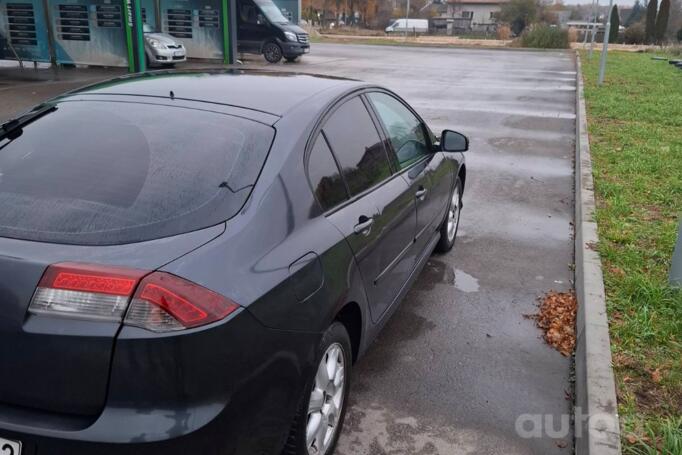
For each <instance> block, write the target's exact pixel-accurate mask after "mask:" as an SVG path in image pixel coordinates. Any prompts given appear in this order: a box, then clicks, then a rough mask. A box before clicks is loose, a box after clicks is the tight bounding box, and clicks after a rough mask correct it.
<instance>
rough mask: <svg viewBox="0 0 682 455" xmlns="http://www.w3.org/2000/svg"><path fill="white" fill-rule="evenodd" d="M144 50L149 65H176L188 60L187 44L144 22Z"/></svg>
mask: <svg viewBox="0 0 682 455" xmlns="http://www.w3.org/2000/svg"><path fill="white" fill-rule="evenodd" d="M143 31H144V52H145V54H146V56H147V63H148V65H149V66H166V65H174V64H175V63H182V62H186V61H187V50H186V49H185V46H184V45H183V44H182V43H181V42H180V41H176V40H175V38H173V37H172V36H170V35H168V34H166V33H159V32H157V31H156V30H155V29H154V27H152V26H151V25H149V24H144V26H143Z"/></svg>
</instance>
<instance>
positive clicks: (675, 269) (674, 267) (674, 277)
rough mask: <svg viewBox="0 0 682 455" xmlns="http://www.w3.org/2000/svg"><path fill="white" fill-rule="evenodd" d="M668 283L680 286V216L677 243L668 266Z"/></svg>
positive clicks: (681, 224) (681, 250) (681, 232)
mask: <svg viewBox="0 0 682 455" xmlns="http://www.w3.org/2000/svg"><path fill="white" fill-rule="evenodd" d="M670 285H671V286H674V287H679V288H682V217H680V226H679V228H678V231H677V245H675V252H674V253H673V259H672V264H671V266H670Z"/></svg>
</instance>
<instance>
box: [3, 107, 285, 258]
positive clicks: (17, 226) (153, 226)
mask: <svg viewBox="0 0 682 455" xmlns="http://www.w3.org/2000/svg"><path fill="white" fill-rule="evenodd" d="M12 136H13V137H15V136H17V134H16V130H15V132H14V134H13V135H12ZM273 137H274V130H273V128H271V127H269V126H266V125H263V124H260V123H256V122H253V121H250V120H246V119H243V118H239V117H234V116H230V115H225V114H219V113H215V112H210V111H205V110H198V109H189V108H183V107H171V106H165V105H154V104H138V103H127V102H113V101H70V102H69V101H66V102H61V103H59V104H58V105H57V106H56V109H53V110H51V111H49V112H48V113H46V114H44V115H43V116H42V117H40V118H38V119H36V120H34V121H33V122H31V123H28V124H26V125H25V126H24V127H23V130H22V131H21V135H19V137H16V138H15V139H14V140H11V139H8V138H6V139H0V236H2V237H12V238H18V239H25V240H36V241H43V242H53V243H70V244H80V245H110V244H121V243H132V242H139V241H145V240H151V239H156V238H160V237H167V236H170V235H176V234H181V233H185V232H189V231H193V230H197V229H200V228H204V227H209V226H213V225H215V224H218V223H220V222H223V221H225V220H227V219H228V218H230V217H232V216H233V215H234V214H236V213H237V212H238V211H239V209H240V208H241V207H242V205H243V204H244V202H245V201H246V199H247V197H248V195H249V194H250V192H251V188H252V187H253V185H254V184H255V182H256V179H257V178H258V175H259V173H260V170H261V168H262V166H263V163H264V161H265V159H266V156H267V153H268V150H269V149H270V145H271V142H272V139H273Z"/></svg>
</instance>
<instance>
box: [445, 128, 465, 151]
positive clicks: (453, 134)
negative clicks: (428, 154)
mask: <svg viewBox="0 0 682 455" xmlns="http://www.w3.org/2000/svg"><path fill="white" fill-rule="evenodd" d="M440 148H441V150H443V151H444V152H466V151H467V150H469V139H468V138H467V137H466V136H465V135H463V134H462V133H458V132H457V131H452V130H443V132H442V133H441V135H440Z"/></svg>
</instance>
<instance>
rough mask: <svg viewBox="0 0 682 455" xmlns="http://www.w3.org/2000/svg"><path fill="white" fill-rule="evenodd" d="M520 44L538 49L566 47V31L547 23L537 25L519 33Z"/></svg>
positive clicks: (567, 45)
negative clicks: (521, 33)
mask: <svg viewBox="0 0 682 455" xmlns="http://www.w3.org/2000/svg"><path fill="white" fill-rule="evenodd" d="M521 46H523V47H537V48H540V49H568V47H569V44H568V31H567V30H562V29H560V28H558V27H550V26H548V25H537V26H535V27H533V28H532V29H531V30H528V31H526V32H524V34H523V35H521Z"/></svg>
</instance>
